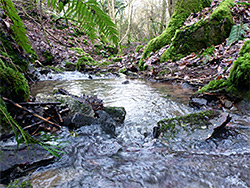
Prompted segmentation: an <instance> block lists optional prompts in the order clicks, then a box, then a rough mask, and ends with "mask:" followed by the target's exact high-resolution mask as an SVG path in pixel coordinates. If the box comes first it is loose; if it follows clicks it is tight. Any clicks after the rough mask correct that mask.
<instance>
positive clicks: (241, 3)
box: [237, 2, 250, 7]
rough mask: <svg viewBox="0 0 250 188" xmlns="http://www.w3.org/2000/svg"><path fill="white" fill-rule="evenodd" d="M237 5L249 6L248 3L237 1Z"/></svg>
mask: <svg viewBox="0 0 250 188" xmlns="http://www.w3.org/2000/svg"><path fill="white" fill-rule="evenodd" d="M237 4H238V5H246V6H247V7H250V3H247V2H238V3H237Z"/></svg>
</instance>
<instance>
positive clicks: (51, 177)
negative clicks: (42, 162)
mask: <svg viewBox="0 0 250 188" xmlns="http://www.w3.org/2000/svg"><path fill="white" fill-rule="evenodd" d="M125 80H126V78H125V77H119V78H117V77H112V76H110V77H105V78H101V77H93V79H89V78H88V75H83V74H80V73H76V72H67V73H64V74H56V75H51V76H50V77H49V78H45V79H44V80H43V81H40V82H38V83H37V84H36V85H35V86H34V87H33V88H32V95H33V96H36V95H37V94H38V93H48V94H51V93H52V92H53V90H54V89H55V88H63V89H66V90H67V91H69V92H70V93H71V94H74V95H80V94H82V93H85V94H87V95H97V96H98V98H100V99H102V100H103V101H104V105H105V106H117V107H120V106H123V107H125V109H126V112H127V115H126V118H125V121H124V123H123V124H122V125H120V126H118V127H116V136H113V135H109V134H107V133H105V132H104V131H103V130H102V128H101V126H100V125H90V126H84V127H81V128H79V129H77V130H75V133H77V135H78V136H77V137H74V136H71V135H70V134H69V131H68V130H67V129H66V128H64V129H65V130H64V131H63V133H62V140H64V141H68V144H67V145H66V147H65V148H64V151H65V152H66V154H64V155H62V158H60V159H57V160H56V162H55V163H53V164H50V165H48V166H46V167H40V168H39V169H37V170H36V171H34V172H33V173H31V174H30V175H29V176H26V177H25V178H24V180H31V184H32V185H33V187H44V188H45V187H84V188H85V187H91V188H93V187H102V188H103V187H105V188H108V187H124V188H140V187H149V188H151V187H152V188H153V187H159V188H165V187H166V188H167V187H170V188H172V187H177V188H183V187H211V188H212V187H213V188H214V187H215V188H217V187H218V188H222V187H226V188H228V187H246V188H247V187H250V180H249V177H250V168H249V166H250V159H249V154H250V133H249V129H240V130H237V131H238V132H237V134H236V135H235V136H230V137H229V138H227V139H223V140H215V141H210V142H208V141H205V139H206V138H208V137H209V135H211V133H212V131H213V127H210V128H204V129H202V130H197V131H194V132H193V133H192V134H191V135H186V134H185V133H183V134H182V133H180V134H178V135H179V136H177V137H176V138H173V139H172V140H163V139H154V138H153V136H152V130H153V127H155V126H156V123H157V122H158V121H159V120H161V119H163V118H171V117H176V116H182V115H186V114H189V113H192V112H194V109H192V108H190V107H189V106H188V99H189V96H190V95H191V94H192V91H190V90H189V89H187V88H183V87H180V86H177V85H171V84H163V83H150V82H147V81H145V80H138V79H136V80H129V83H128V84H123V82H124V81H125ZM215 123H216V122H215Z"/></svg>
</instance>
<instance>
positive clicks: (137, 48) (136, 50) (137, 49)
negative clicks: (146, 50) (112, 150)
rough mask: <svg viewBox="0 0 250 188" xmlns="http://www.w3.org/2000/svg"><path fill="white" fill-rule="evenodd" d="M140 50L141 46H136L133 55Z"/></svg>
mask: <svg viewBox="0 0 250 188" xmlns="http://www.w3.org/2000/svg"><path fill="white" fill-rule="evenodd" d="M142 48H143V45H138V46H136V49H135V53H137V52H139V50H140V49H142Z"/></svg>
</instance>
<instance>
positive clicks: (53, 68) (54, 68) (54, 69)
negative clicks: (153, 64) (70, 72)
mask: <svg viewBox="0 0 250 188" xmlns="http://www.w3.org/2000/svg"><path fill="white" fill-rule="evenodd" d="M47 67H48V68H49V69H51V70H53V71H56V72H63V70H61V69H59V68H56V67H52V66H50V65H48V66H47Z"/></svg>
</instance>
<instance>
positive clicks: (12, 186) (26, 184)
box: [7, 180, 32, 188]
mask: <svg viewBox="0 0 250 188" xmlns="http://www.w3.org/2000/svg"><path fill="white" fill-rule="evenodd" d="M7 188H32V185H31V182H30V181H23V182H19V180H15V181H11V182H10V183H9V185H8V186H7Z"/></svg>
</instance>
